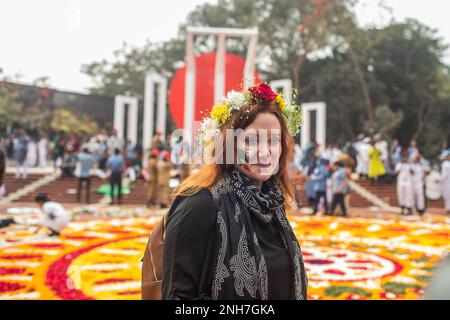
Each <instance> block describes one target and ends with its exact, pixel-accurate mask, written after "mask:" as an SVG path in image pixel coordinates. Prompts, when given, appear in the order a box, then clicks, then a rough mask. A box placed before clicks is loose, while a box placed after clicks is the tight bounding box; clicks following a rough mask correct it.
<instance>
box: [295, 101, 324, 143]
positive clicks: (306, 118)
mask: <svg viewBox="0 0 450 320" xmlns="http://www.w3.org/2000/svg"><path fill="white" fill-rule="evenodd" d="M326 109H327V105H326V104H325V103H324V102H311V103H304V104H302V115H303V124H302V128H301V140H302V141H301V144H302V148H306V147H307V146H309V144H310V143H311V111H316V122H315V123H314V126H315V127H316V130H315V131H316V141H315V142H317V143H318V144H320V146H321V148H325V147H326V134H327V124H326V122H327V118H326Z"/></svg>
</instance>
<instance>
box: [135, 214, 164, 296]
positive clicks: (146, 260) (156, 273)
mask: <svg viewBox="0 0 450 320" xmlns="http://www.w3.org/2000/svg"><path fill="white" fill-rule="evenodd" d="M167 215H168V213H166V214H164V216H163V218H162V219H161V221H160V222H159V224H158V225H157V226H155V228H154V229H153V231H152V233H151V235H150V237H149V239H148V242H147V246H146V248H145V252H144V257H143V258H142V280H141V297H142V300H161V285H162V260H163V247H164V236H165V233H166V224H167Z"/></svg>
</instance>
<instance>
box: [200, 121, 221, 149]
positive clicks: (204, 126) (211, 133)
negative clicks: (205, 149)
mask: <svg viewBox="0 0 450 320" xmlns="http://www.w3.org/2000/svg"><path fill="white" fill-rule="evenodd" d="M219 134H220V124H219V123H218V122H217V120H214V119H212V118H204V119H203V121H202V123H201V126H200V133H199V135H198V139H199V140H200V142H201V144H202V145H203V146H207V145H209V143H210V142H212V141H213V140H214V139H215V138H216V137H218V135H219Z"/></svg>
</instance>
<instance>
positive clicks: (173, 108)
mask: <svg viewBox="0 0 450 320" xmlns="http://www.w3.org/2000/svg"><path fill="white" fill-rule="evenodd" d="M215 66H216V53H215V52H211V53H205V54H202V55H199V56H197V57H196V58H195V74H196V75H195V116H194V120H195V121H201V120H202V118H204V117H205V116H208V115H209V112H210V111H211V108H212V106H213V104H214V70H215ZM244 66H245V60H244V59H243V58H241V57H240V56H238V55H235V54H233V53H226V55H225V92H228V91H230V90H236V91H241V90H242V83H243V77H244V76H243V75H244ZM185 77H186V66H184V67H183V68H181V69H179V70H178V71H177V72H176V73H175V75H174V77H173V79H172V82H171V83H170V88H169V108H170V112H171V114H172V118H173V120H174V122H175V124H176V126H177V127H178V128H183V127H184V89H185ZM255 79H256V81H255V82H258V81H259V77H258V74H256V73H255Z"/></svg>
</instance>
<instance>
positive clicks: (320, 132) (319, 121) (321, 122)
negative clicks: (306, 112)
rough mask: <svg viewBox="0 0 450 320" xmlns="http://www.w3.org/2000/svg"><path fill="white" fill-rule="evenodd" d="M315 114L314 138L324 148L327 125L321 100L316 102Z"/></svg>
mask: <svg viewBox="0 0 450 320" xmlns="http://www.w3.org/2000/svg"><path fill="white" fill-rule="evenodd" d="M316 110H317V114H316V138H317V142H318V143H319V144H320V145H321V147H322V148H323V149H325V148H326V142H327V140H326V139H327V135H326V133H327V126H326V121H327V120H326V105H325V103H323V102H318V103H317V109H316Z"/></svg>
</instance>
